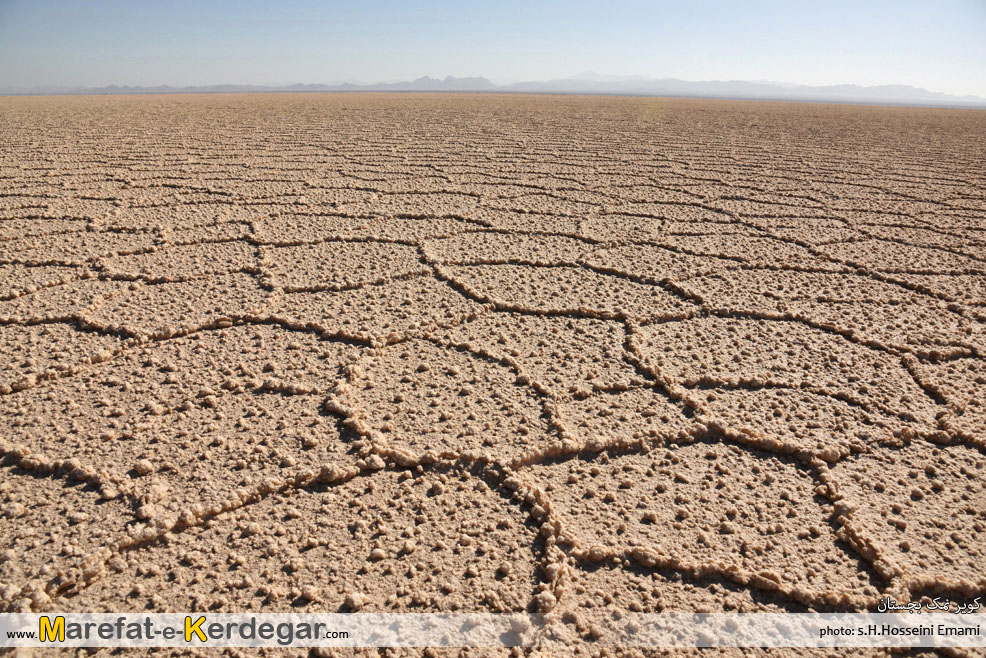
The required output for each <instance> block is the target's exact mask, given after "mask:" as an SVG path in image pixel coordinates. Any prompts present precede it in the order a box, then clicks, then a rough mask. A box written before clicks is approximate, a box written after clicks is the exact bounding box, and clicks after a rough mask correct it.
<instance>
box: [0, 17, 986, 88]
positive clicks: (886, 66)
mask: <svg viewBox="0 0 986 658" xmlns="http://www.w3.org/2000/svg"><path fill="white" fill-rule="evenodd" d="M590 70H591V71H595V72H597V73H600V74H607V75H638V76H646V77H653V78H664V77H673V78H679V79H683V80H769V81H774V82H788V83H800V84H809V85H826V84H841V83H850V84H859V85H879V84H905V85H913V86H916V87H923V88H925V89H929V90H931V91H939V92H945V93H950V94H958V95H966V94H973V95H977V96H983V97H986V0H935V1H931V0H922V1H920V2H916V1H913V0H851V1H844V0H817V1H814V2H809V1H808V0H804V1H794V0H783V1H771V0H749V1H746V2H737V1H735V0H688V1H686V0H677V1H673V2H672V1H664V0H649V1H648V0H605V1H602V0H595V1H592V2H582V1H580V0H566V1H561V0H550V1H541V0H497V1H495V2H490V1H483V2H479V1H475V2H474V1H470V0H455V1H445V0H436V1H433V2H417V1H415V0H396V1H391V0H362V1H353V2H332V1H328V0H326V1H322V2H319V1H316V0H270V1H269V2H259V1H256V0H236V1H227V0H215V1H209V0H168V1H161V2H155V1H153V0H90V1H88V2H82V1H79V0H0V89H14V88H35V87H95V86H105V85H111V84H115V85H143V86H154V85H160V84H166V85H173V86H185V85H206V84H278V85H280V84H289V83H298V82H300V83H326V84H332V83H339V82H363V83H370V82H396V81H403V80H411V79H414V78H418V77H420V76H423V75H430V76H433V77H445V76H446V75H452V76H457V77H460V76H485V77H487V78H489V79H490V80H492V81H493V82H496V83H509V82H518V81H527V80H548V79H554V78H565V77H571V76H574V75H578V74H580V73H582V72H584V71H590Z"/></svg>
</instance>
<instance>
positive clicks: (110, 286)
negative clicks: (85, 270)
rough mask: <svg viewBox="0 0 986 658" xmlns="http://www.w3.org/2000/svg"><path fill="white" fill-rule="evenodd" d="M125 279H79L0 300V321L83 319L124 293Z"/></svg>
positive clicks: (127, 284) (125, 287)
mask: <svg viewBox="0 0 986 658" xmlns="http://www.w3.org/2000/svg"><path fill="white" fill-rule="evenodd" d="M131 285H132V284H130V283H127V282H125V281H106V280H100V279H79V280H74V281H68V282H67V283H64V284H61V285H54V286H48V287H45V288H41V289H40V290H38V291H37V292H35V293H31V294H27V295H21V296H19V297H16V298H14V299H10V300H7V301H0V322H20V323H27V322H72V321H76V320H84V319H85V318H87V317H88V314H89V312H90V311H92V310H95V309H98V308H99V306H100V305H101V304H103V303H105V302H106V301H107V300H111V299H113V298H116V297H119V296H120V295H123V294H126V293H127V291H128V290H129V289H130V287H131Z"/></svg>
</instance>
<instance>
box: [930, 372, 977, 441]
mask: <svg viewBox="0 0 986 658" xmlns="http://www.w3.org/2000/svg"><path fill="white" fill-rule="evenodd" d="M914 369H915V372H916V373H917V378H918V379H919V380H920V381H921V383H922V384H923V385H924V386H925V387H927V388H928V389H930V390H931V391H933V392H934V393H935V394H936V395H939V396H940V397H941V398H943V399H944V400H945V402H946V403H947V404H948V411H947V413H946V414H945V415H944V417H943V419H942V421H943V423H944V425H945V427H946V428H948V429H950V430H952V431H956V432H959V433H960V434H961V435H962V436H963V438H964V439H966V440H967V441H970V442H972V443H975V444H977V445H979V446H980V447H986V400H984V396H983V391H984V390H986V361H983V360H982V359H955V360H951V361H942V362H941V363H928V362H919V363H918V364H917V365H916V366H915V368H914Z"/></svg>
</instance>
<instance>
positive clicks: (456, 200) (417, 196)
mask: <svg viewBox="0 0 986 658" xmlns="http://www.w3.org/2000/svg"><path fill="white" fill-rule="evenodd" d="M478 203H479V199H478V198H476V197H474V196H470V195H468V194H456V193H450V192H434V193H431V192H429V193H414V192H399V193H394V194H380V195H378V196H377V197H376V198H375V199H372V200H366V201H360V202H354V203H340V204H339V206H338V210H339V211H340V212H345V213H348V214H354V215H393V216H399V215H412V216H419V217H420V216H430V217H448V216H453V217H463V216H467V215H468V214H469V212H470V211H471V210H473V209H474V208H475V207H476V205H477V204H478Z"/></svg>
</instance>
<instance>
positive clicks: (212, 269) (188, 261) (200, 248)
mask: <svg viewBox="0 0 986 658" xmlns="http://www.w3.org/2000/svg"><path fill="white" fill-rule="evenodd" d="M258 264H259V261H258V259H257V248H256V247H255V246H253V245H252V244H249V243H247V242H239V241H236V242H204V243H199V244H187V245H178V246H172V247H161V248H158V249H155V250H154V251H151V252H148V253H143V254H135V255H132V256H112V257H109V258H103V259H102V260H101V265H102V266H103V268H104V269H105V271H106V272H107V273H109V274H111V275H120V276H125V277H137V278H141V279H145V280H147V281H151V282H158V283H166V282H175V281H186V280H188V279H195V278H200V277H204V276H214V275H217V274H228V273H232V272H238V271H241V270H256V269H257V265H258Z"/></svg>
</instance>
